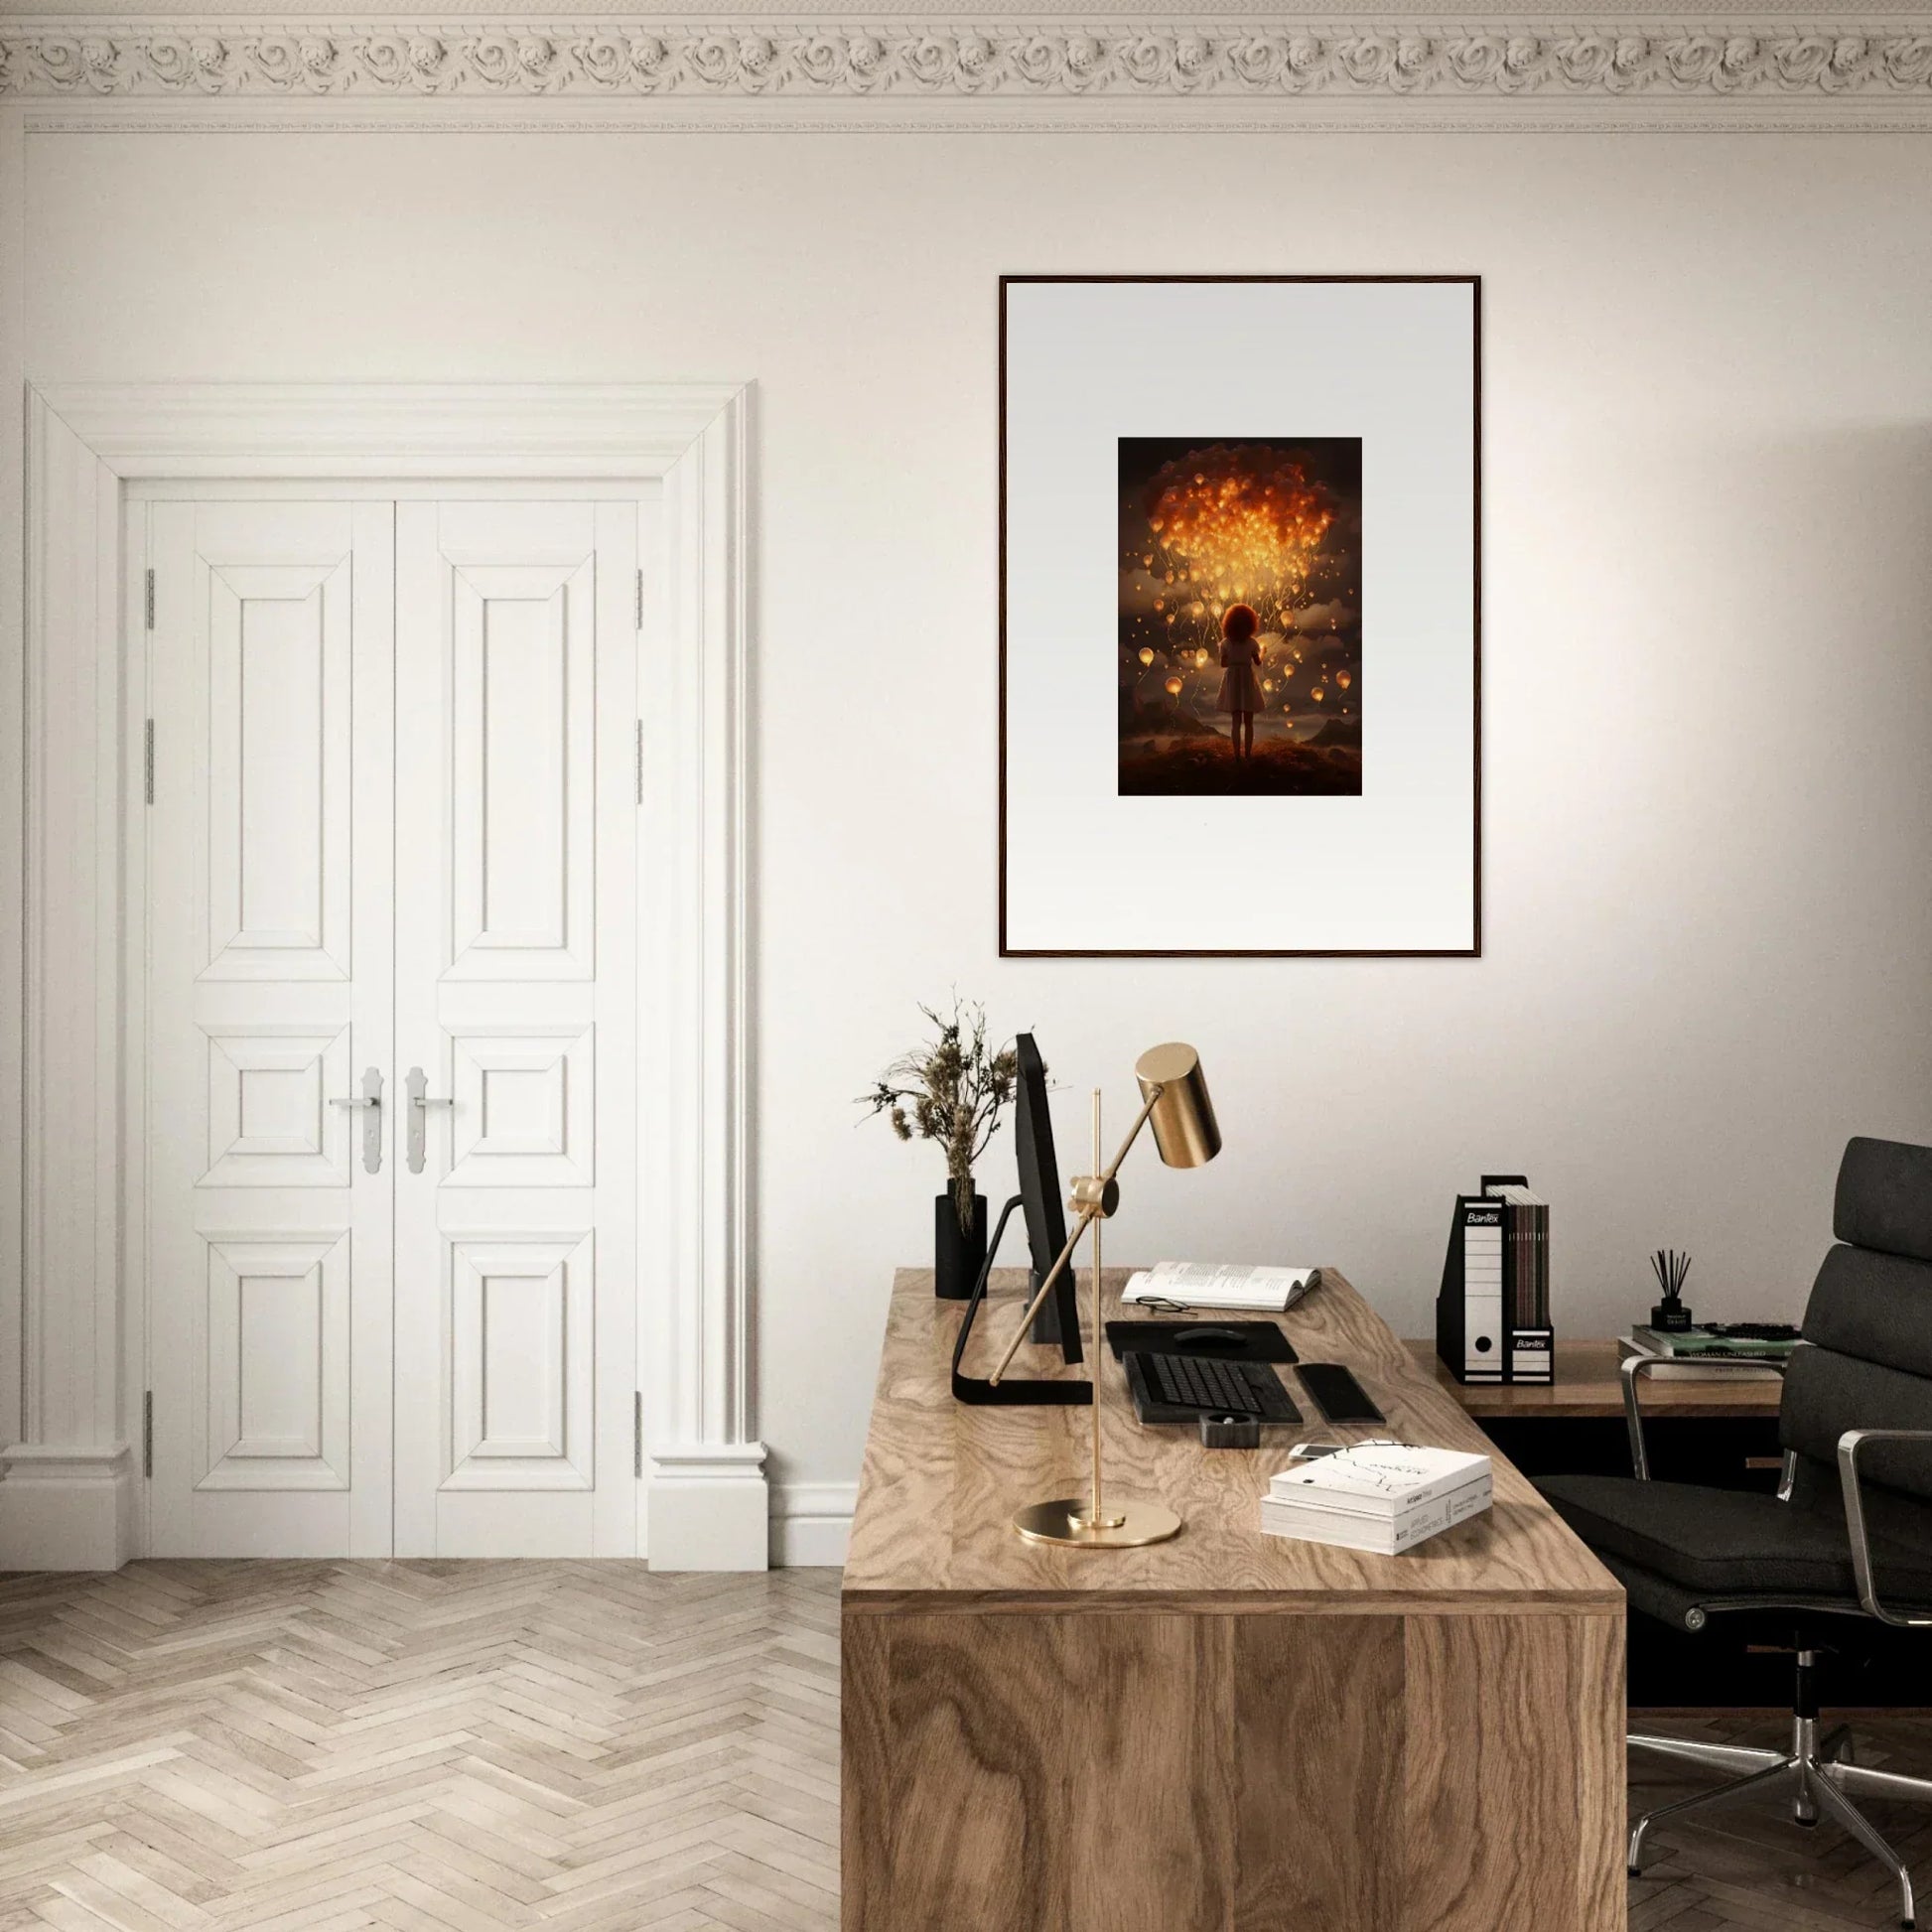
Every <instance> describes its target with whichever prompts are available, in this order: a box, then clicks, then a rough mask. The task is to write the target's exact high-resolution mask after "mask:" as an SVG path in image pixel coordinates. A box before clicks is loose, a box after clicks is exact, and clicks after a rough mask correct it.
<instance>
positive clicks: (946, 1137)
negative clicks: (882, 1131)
mask: <svg viewBox="0 0 1932 1932" xmlns="http://www.w3.org/2000/svg"><path fill="white" fill-rule="evenodd" d="M919 1011H920V1012H921V1013H922V1014H924V1015H925V1017H926V1018H927V1019H928V1020H929V1021H931V1022H932V1025H933V1028H934V1029H935V1036H934V1038H933V1039H932V1040H931V1042H930V1043H929V1044H926V1045H921V1046H915V1047H913V1048H912V1049H911V1050H910V1051H909V1052H905V1053H901V1054H900V1055H899V1057H898V1058H897V1059H896V1060H895V1061H894V1062H893V1063H892V1065H891V1066H889V1067H888V1068H887V1069H886V1071H885V1072H884V1073H883V1074H881V1075H880V1077H879V1080H878V1082H877V1083H876V1084H875V1085H874V1087H873V1090H872V1091H871V1092H870V1093H869V1094H863V1095H861V1096H860V1099H859V1103H858V1104H859V1105H860V1106H862V1107H865V1108H867V1109H868V1110H869V1111H870V1113H872V1114H885V1115H887V1116H888V1118H890V1120H891V1121H892V1124H893V1132H894V1133H895V1134H897V1136H898V1137H899V1139H900V1140H901V1141H910V1140H914V1139H917V1140H922V1141H937V1142H938V1143H939V1144H940V1146H941V1147H943V1148H944V1149H945V1154H946V1173H947V1175H948V1176H949V1178H950V1180H951V1183H952V1197H953V1207H954V1209H955V1210H956V1211H957V1213H958V1215H959V1227H960V1232H961V1233H962V1234H970V1233H971V1232H972V1227H973V1192H974V1189H973V1166H974V1163H975V1162H977V1161H978V1160H979V1158H980V1156H981V1155H982V1154H984V1153H985V1152H986V1149H987V1146H988V1144H989V1143H990V1142H991V1141H992V1139H993V1136H994V1135H995V1134H997V1133H998V1132H999V1131H1000V1115H1001V1114H1002V1112H1004V1111H1005V1109H1006V1107H1007V1105H1008V1104H1009V1103H1010V1102H1011V1101H1012V1099H1013V1091H1014V1081H1015V1079H1016V1077H1017V1075H1018V1061H1017V1059H1016V1057H1015V1054H1014V1050H1013V1048H1012V1046H1010V1045H1008V1046H1002V1047H1001V1048H1000V1049H999V1050H998V1051H997V1052H995V1051H991V1050H989V1048H988V1046H987V1043H986V1009H985V1008H984V1007H983V1006H977V1005H973V1004H971V1003H969V1002H966V1001H962V1000H961V999H960V998H959V997H958V995H957V994H955V995H954V996H953V1008H952V1017H951V1018H950V1019H947V1018H945V1017H944V1016H943V1015H941V1014H939V1013H936V1012H935V1011H934V1010H933V1009H932V1008H931V1007H925V1006H922V1007H921V1008H920V1009H919Z"/></svg>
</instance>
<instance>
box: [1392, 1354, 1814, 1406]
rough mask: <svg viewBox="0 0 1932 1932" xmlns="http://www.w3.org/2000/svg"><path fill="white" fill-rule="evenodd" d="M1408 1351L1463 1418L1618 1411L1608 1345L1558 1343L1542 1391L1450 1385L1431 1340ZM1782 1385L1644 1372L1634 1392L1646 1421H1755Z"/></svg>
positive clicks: (1750, 1378) (1618, 1383) (1619, 1390)
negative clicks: (1553, 1375) (1550, 1377)
mask: <svg viewBox="0 0 1932 1932" xmlns="http://www.w3.org/2000/svg"><path fill="white" fill-rule="evenodd" d="M1409 1348H1410V1350H1411V1352H1412V1353H1413V1354H1414V1355H1415V1357H1416V1359H1417V1361H1418V1362H1419V1363H1420V1364H1421V1365H1422V1368H1423V1370H1424V1372H1425V1373H1426V1374H1427V1375H1429V1376H1430V1377H1431V1378H1432V1379H1433V1380H1434V1381H1435V1382H1436V1383H1437V1384H1438V1385H1439V1386H1440V1387H1441V1388H1443V1389H1445V1390H1447V1391H1448V1393H1449V1395H1450V1396H1451V1397H1452V1398H1453V1399H1454V1401H1455V1402H1456V1403H1458V1404H1459V1405H1460V1406H1461V1407H1462V1408H1463V1409H1464V1410H1465V1411H1466V1412H1467V1413H1468V1414H1469V1415H1472V1416H1489V1417H1505V1416H1507V1417H1512V1418H1514V1417H1537V1416H1548V1417H1558V1416H1571V1417H1590V1416H1617V1417H1621V1416H1622V1414H1623V1383H1622V1379H1621V1378H1620V1377H1619V1376H1618V1374H1617V1360H1618V1354H1617V1345H1616V1343H1615V1342H1614V1341H1559V1342H1558V1343H1557V1346H1556V1356H1557V1362H1556V1371H1557V1379H1556V1381H1555V1382H1553V1383H1552V1384H1551V1385H1550V1386H1549V1387H1548V1388H1541V1389H1537V1388H1498V1387H1495V1386H1485V1385H1483V1384H1480V1383H1462V1382H1457V1381H1456V1379H1455V1377H1454V1376H1452V1375H1451V1374H1450V1373H1449V1370H1448V1369H1447V1368H1445V1367H1444V1366H1443V1364H1442V1361H1441V1360H1440V1359H1439V1358H1438V1356H1437V1353H1436V1344H1435V1343H1434V1342H1433V1341H1411V1342H1410V1343H1409ZM1783 1387H1784V1385H1783V1383H1782V1382H1779V1381H1776V1380H1772V1379H1762V1380H1761V1379H1760V1378H1758V1377H1757V1376H1754V1375H1736V1374H1730V1375H1725V1377H1724V1378H1723V1379H1722V1380H1718V1379H1712V1380H1709V1381H1679V1380H1676V1379H1674V1378H1673V1377H1671V1376H1668V1375H1648V1376H1645V1378H1644V1383H1643V1388H1642V1390H1641V1391H1640V1393H1641V1395H1642V1397H1643V1412H1644V1415H1645V1416H1646V1417H1652V1416H1658V1417H1662V1416H1680V1417H1686V1418H1700V1419H1706V1420H1708V1419H1711V1418H1713V1417H1720V1418H1722V1417H1728V1418H1731V1419H1733V1420H1734V1419H1737V1418H1739V1417H1752V1416H1757V1417H1763V1416H1775V1415H1776V1414H1777V1413H1778V1397H1779V1395H1780V1393H1781V1392H1782V1390H1783Z"/></svg>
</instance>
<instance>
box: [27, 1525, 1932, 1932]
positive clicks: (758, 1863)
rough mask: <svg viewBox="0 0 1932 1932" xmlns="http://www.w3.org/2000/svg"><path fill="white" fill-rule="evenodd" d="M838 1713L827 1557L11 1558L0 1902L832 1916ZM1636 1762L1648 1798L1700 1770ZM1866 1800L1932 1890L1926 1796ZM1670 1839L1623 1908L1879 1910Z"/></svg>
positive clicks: (89, 1919)
mask: <svg viewBox="0 0 1932 1932" xmlns="http://www.w3.org/2000/svg"><path fill="white" fill-rule="evenodd" d="M837 1716H838V1580H837V1577H836V1575H835V1574H834V1573H832V1572H830V1571H799V1570H793V1571H779V1572H774V1573H772V1574H771V1575H769V1576H762V1577H653V1576H651V1575H650V1574H649V1573H648V1572H647V1571H646V1570H644V1569H643V1567H642V1566H641V1565H636V1564H588V1563H584V1564H572V1563H468V1564H457V1563H358V1564H348V1563H272V1564H271V1563H254V1564H241V1563H144V1564H135V1565H133V1566H131V1567H130V1568H129V1569H127V1570H124V1571H122V1572H120V1573H119V1574H118V1575H115V1576H111V1577H77V1578H76V1577H65V1578H62V1577H55V1578H46V1577H24V1578H14V1579H10V1580H0V1932H23V1929H24V1928H30V1927H31V1928H34V1929H35V1932H39V1929H40V1928H43V1927H46V1926H54V1927H57V1928H59V1929H60V1932H93V1928H101V1927H112V1928H116V1932H240V1929H241V1928H249V1932H349V1929H350V1928H352V1927H394V1928H402V1929H403V1932H494V1928H497V1927H501V1926H531V1927H542V1928H553V1929H554V1932H604V1929H605V1928H613V1929H615V1928H620V1927H621V1928H626V1932H628V1929H629V1928H636V1929H637V1932H831V1929H832V1928H833V1927H835V1926H836V1924H837V1921H838V1725H837ZM1670 1722H1671V1723H1673V1724H1675V1725H1680V1726H1682V1727H1684V1728H1687V1729H1691V1730H1694V1731H1697V1732H1699V1733H1701V1734H1707V1735H1713V1736H1720V1735H1731V1734H1741V1735H1744V1736H1746V1737H1748V1738H1750V1739H1751V1740H1752V1741H1759V1740H1762V1741H1772V1740H1774V1739H1775V1738H1776V1737H1777V1736H1778V1734H1779V1732H1780V1730H1781V1728H1782V1726H1781V1725H1780V1724H1779V1723H1778V1722H1777V1721H1776V1720H1775V1719H1763V1718H1746V1719H1741V1720H1740V1719H1735V1718H1730V1719H1716V1718H1699V1717H1697V1716H1694V1715H1687V1716H1684V1717H1680V1718H1677V1719H1674V1720H1671V1721H1670ZM1860 1733H1861V1745H1862V1755H1863V1760H1864V1761H1865V1762H1866V1763H1872V1764H1879V1763H1884V1762H1886V1761H1888V1760H1890V1761H1895V1762H1896V1763H1897V1764H1898V1765H1899V1767H1900V1768H1912V1769H1922V1768H1926V1767H1932V1714H1923V1713H1921V1714H1912V1715H1910V1716H1904V1717H1899V1716H1891V1717H1878V1718H1874V1719H1871V1720H1869V1721H1867V1722H1864V1723H1862V1724H1861V1725H1860ZM1632 1768H1633V1773H1634V1775H1633V1781H1632V1798H1633V1801H1635V1802H1637V1803H1639V1804H1655V1803H1658V1802H1661V1801H1662V1799H1663V1798H1664V1797H1666V1796H1675V1795H1677V1794H1678V1793H1679V1792H1681V1791H1685V1790H1689V1789H1690V1788H1691V1783H1689V1782H1686V1781H1684V1780H1682V1779H1681V1778H1680V1777H1679V1776H1678V1775H1677V1774H1676V1772H1675V1771H1674V1770H1672V1769H1671V1768H1670V1767H1668V1766H1664V1765H1661V1764H1660V1765H1651V1764H1649V1763H1646V1762H1644V1761H1642V1760H1639V1761H1638V1762H1637V1763H1635V1764H1634V1765H1633V1767H1632ZM1872 1812H1873V1816H1874V1818H1875V1819H1876V1820H1877V1822H1878V1823H1879V1825H1880V1827H1881V1829H1883V1830H1884V1831H1886V1832H1888V1833H1889V1834H1891V1835H1892V1837H1893V1842H1894V1843H1895V1844H1897V1845H1898V1846H1899V1849H1900V1850H1901V1851H1903V1852H1904V1853H1905V1854H1906V1856H1907V1857H1909V1858H1911V1859H1912V1860H1913V1861H1914V1863H1915V1865H1916V1866H1917V1868H1918V1870H1919V1871H1920V1872H1921V1873H1922V1875H1923V1877H1924V1879H1925V1883H1926V1888H1927V1890H1928V1892H1932V1808H1928V1810H1927V1811H1925V1812H1923V1813H1919V1812H1917V1811H1915V1810H1914V1809H1912V1808H1910V1807H1879V1806H1873V1807H1872ZM1656 1852H1657V1857H1656V1863H1654V1864H1653V1865H1652V1866H1651V1868H1650V1870H1649V1871H1648V1872H1647V1874H1646V1875H1645V1876H1644V1877H1643V1878H1640V1879H1638V1880H1636V1881H1634V1882H1633V1884H1632V1886H1631V1916H1630V1925H1631V1932H1657V1928H1660V1927H1669V1928H1671V1932H1720V1929H1721V1928H1725V1929H1727V1932H1801V1929H1802V1928H1814V1929H1815V1932H1853V1929H1854V1928H1860V1929H1861V1932H1863V1929H1865V1928H1875V1927H1882V1926H1884V1925H1887V1924H1888V1923H1890V1922H1891V1910H1892V1906H1891V1892H1890V1890H1889V1887H1888V1886H1887V1885H1886V1884H1885V1883H1884V1882H1883V1879H1882V1874H1881V1873H1880V1872H1879V1871H1878V1870H1877V1868H1876V1867H1875V1866H1873V1865H1871V1864H1869V1863H1867V1862H1865V1861H1864V1860H1863V1859H1862V1858H1861V1857H1860V1856H1859V1855H1858V1853H1857V1851H1856V1848H1854V1847H1852V1846H1851V1845H1850V1844H1848V1842H1847V1841H1846V1840H1845V1839H1844V1838H1843V1837H1842V1836H1840V1835H1839V1834H1838V1833H1837V1832H1835V1831H1832V1830H1831V1829H1830V1828H1828V1827H1821V1828H1819V1829H1818V1830H1816V1831H1814V1832H1800V1831H1796V1830H1794V1829H1792V1828H1791V1827H1790V1826H1789V1825H1788V1824H1786V1823H1784V1822H1782V1821H1781V1820H1780V1819H1779V1818H1778V1816H1777V1815H1776V1814H1775V1813H1772V1812H1767V1811H1764V1810H1762V1809H1755V1808H1746V1809H1744V1810H1741V1811H1730V1812H1724V1813H1718V1814H1715V1815H1714V1816H1713V1817H1711V1818H1710V1819H1709V1820H1708V1821H1707V1822H1705V1823H1702V1824H1699V1825H1696V1826H1686V1827H1683V1828H1680V1829H1679V1830H1677V1831H1675V1832H1670V1833H1660V1834H1659V1835H1658V1837H1657V1840H1656ZM960 1932H972V1929H971V1928H967V1927H961V1928H960Z"/></svg>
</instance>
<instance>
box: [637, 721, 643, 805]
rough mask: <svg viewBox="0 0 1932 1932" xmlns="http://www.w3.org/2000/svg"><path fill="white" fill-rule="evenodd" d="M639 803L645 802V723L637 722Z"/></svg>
mask: <svg viewBox="0 0 1932 1932" xmlns="http://www.w3.org/2000/svg"><path fill="white" fill-rule="evenodd" d="M637 802H638V804H640V805H641V804H642V803H643V802H644V721H643V720H642V719H641V718H639V719H638V720H637Z"/></svg>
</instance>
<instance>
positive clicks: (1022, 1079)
mask: <svg viewBox="0 0 1932 1932" xmlns="http://www.w3.org/2000/svg"><path fill="white" fill-rule="evenodd" d="M1013 1047H1014V1053H1015V1055H1016V1057H1017V1058H1018V1060H1019V1062H1020V1065H1019V1076H1018V1079H1017V1080H1016V1082H1015V1093H1014V1123H1013V1144H1014V1154H1015V1158H1016V1159H1017V1161H1018V1163H1019V1167H1020V1200H1021V1211H1022V1212H1023V1213H1024V1214H1025V1215H1026V1217H1027V1246H1028V1247H1029V1248H1030V1249H1031V1250H1032V1257H1033V1287H1032V1291H1031V1292H1032V1294H1035V1295H1036V1294H1038V1292H1039V1285H1040V1283H1041V1282H1042V1281H1044V1280H1045V1279H1046V1271H1047V1270H1048V1269H1049V1268H1051V1267H1052V1265H1053V1263H1054V1262H1055V1261H1057V1260H1058V1259H1059V1253H1060V1250H1061V1249H1062V1248H1064V1247H1065V1246H1066V1214H1065V1212H1064V1210H1063V1209H1062V1208H1061V1205H1060V1169H1059V1163H1058V1162H1057V1161H1056V1160H1055V1159H1054V1158H1053V1116H1052V1114H1051V1113H1050V1112H1049V1111H1048V1109H1047V1103H1046V1063H1045V1061H1044V1060H1042V1059H1041V1058H1040V1057H1039V1047H1038V1046H1037V1044H1035V1040H1034V1036H1033V1035H1032V1034H1021V1035H1018V1036H1017V1037H1016V1038H1015V1040H1014V1042H1013ZM1073 1290H1074V1284H1073V1270H1072V1269H1071V1268H1070V1267H1069V1268H1068V1269H1067V1270H1066V1271H1065V1272H1064V1273H1063V1274H1062V1275H1061V1276H1060V1278H1059V1280H1058V1281H1057V1282H1056V1283H1054V1285H1053V1292H1052V1294H1051V1295H1049V1296H1048V1297H1047V1298H1046V1300H1045V1302H1044V1303H1042V1304H1041V1306H1040V1311H1039V1313H1038V1314H1037V1315H1035V1317H1034V1327H1033V1339H1034V1340H1035V1341H1038V1342H1047V1343H1051V1342H1058V1343H1059V1345H1060V1353H1061V1355H1062V1357H1063V1358H1064V1359H1065V1360H1067V1361H1069V1362H1077V1361H1079V1360H1080V1359H1081V1350H1080V1319H1079V1314H1078V1312H1077V1309H1076V1305H1075V1301H1074V1292H1073Z"/></svg>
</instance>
